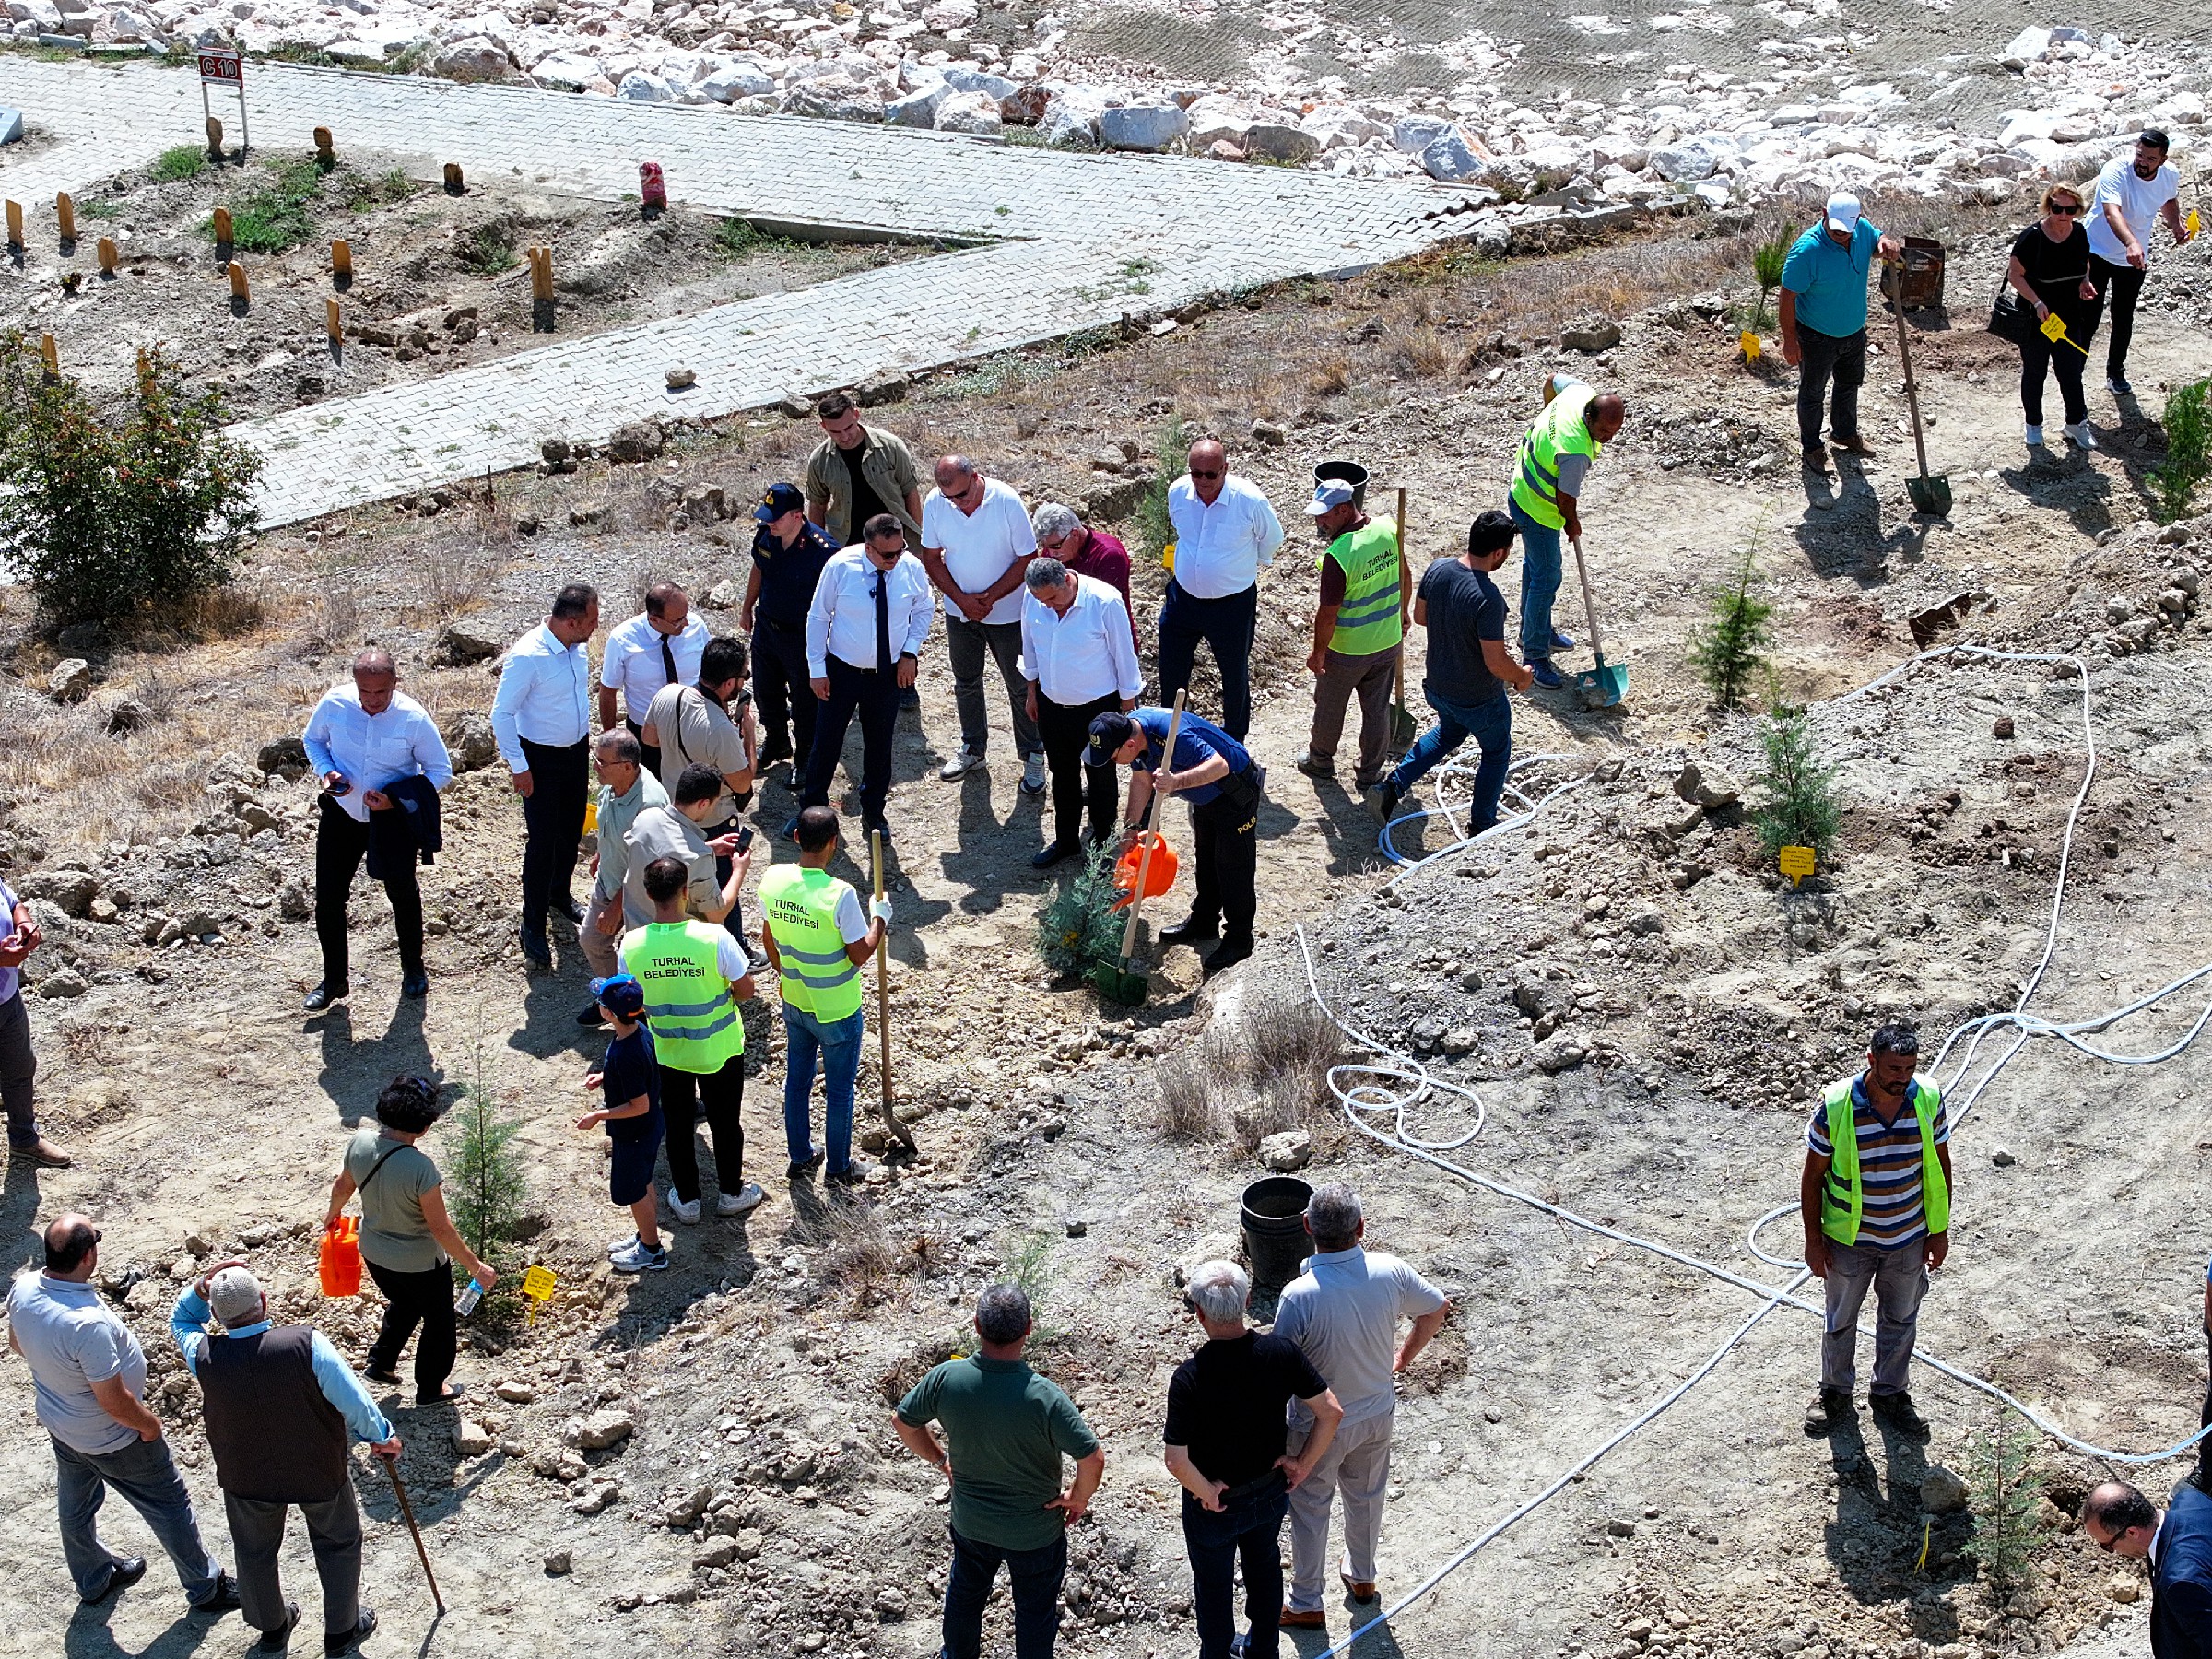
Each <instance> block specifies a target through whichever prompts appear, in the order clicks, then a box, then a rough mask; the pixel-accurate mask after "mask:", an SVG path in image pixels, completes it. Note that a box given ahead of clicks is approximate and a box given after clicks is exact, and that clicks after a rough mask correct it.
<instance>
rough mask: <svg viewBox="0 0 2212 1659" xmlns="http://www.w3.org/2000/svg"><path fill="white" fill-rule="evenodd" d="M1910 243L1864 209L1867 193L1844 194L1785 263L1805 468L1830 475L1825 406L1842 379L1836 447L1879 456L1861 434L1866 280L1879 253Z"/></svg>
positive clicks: (1787, 329) (1789, 359)
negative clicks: (1885, 230)
mask: <svg viewBox="0 0 2212 1659" xmlns="http://www.w3.org/2000/svg"><path fill="white" fill-rule="evenodd" d="M1903 252H1904V244H1903V243H1901V242H1900V241H1898V240H1897V238H1896V237H1894V236H1884V235H1883V234H1882V232H1881V230H1880V229H1878V228H1877V226H1876V225H1875V223H1874V221H1873V220H1872V219H1869V218H1867V217H1866V216H1865V213H1864V212H1862V211H1861V210H1860V207H1859V198H1858V197H1857V196H1855V195H1853V194H1851V193H1850V192H1848V191H1838V192H1837V193H1836V194H1834V195H1831V196H1830V197H1829V198H1828V213H1827V216H1826V217H1825V218H1823V219H1822V220H1821V222H1820V223H1819V224H1818V225H1815V226H1813V227H1812V228H1811V229H1808V230H1806V233H1805V234H1804V235H1803V236H1800V237H1799V238H1798V239H1797V240H1796V241H1795V242H1794V243H1793V244H1792V245H1791V248H1790V253H1789V257H1788V258H1787V259H1785V260H1784V261H1783V266H1782V359H1783V362H1785V363H1787V364H1789V365H1790V367H1791V368H1793V369H1795V370H1797V371H1799V377H1798V382H1797V435H1798V438H1799V439H1800V441H1802V442H1803V443H1804V445H1805V469H1806V471H1807V472H1816V473H1824V472H1826V471H1827V470H1828V455H1827V453H1826V452H1825V451H1824V450H1822V449H1821V447H1820V406H1821V403H1822V402H1823V401H1824V399H1825V397H1826V395H1827V392H1828V385H1829V382H1830V380H1831V379H1832V380H1833V381H1834V382H1835V387H1836V391H1835V406H1834V408H1833V411H1832V413H1831V416H1830V422H1829V430H1830V437H1831V439H1832V440H1833V441H1834V443H1835V446H1836V447H1837V448H1838V449H1840V450H1842V451H1843V452H1844V453H1847V454H1853V455H1871V454H1872V453H1874V450H1873V448H1872V446H1871V445H1869V444H1868V443H1867V441H1866V440H1865V438H1864V437H1863V436H1861V435H1860V432H1859V386H1860V383H1861V382H1864V381H1865V378H1866V278H1867V276H1868V274H1869V273H1870V272H1871V271H1872V270H1873V268H1874V262H1875V260H1876V259H1877V257H1878V258H1881V259H1884V260H1895V259H1897V258H1899V257H1900V255H1901V254H1902V253H1903Z"/></svg>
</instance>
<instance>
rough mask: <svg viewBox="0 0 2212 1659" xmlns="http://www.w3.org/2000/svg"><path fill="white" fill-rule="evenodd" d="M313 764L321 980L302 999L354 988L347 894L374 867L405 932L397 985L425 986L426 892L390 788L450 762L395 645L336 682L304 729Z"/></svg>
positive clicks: (318, 999) (313, 1007)
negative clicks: (317, 785)
mask: <svg viewBox="0 0 2212 1659" xmlns="http://www.w3.org/2000/svg"><path fill="white" fill-rule="evenodd" d="M300 742H301V743H302V745H304V746H305V747H306V749H307V761H308V764H309V765H310V766H312V767H313V768H314V770H315V776H316V777H317V778H318V779H320V780H321V781H322V784H323V796H322V801H321V806H322V818H321V822H320V824H319V825H318V826H317V828H316V830H315V936H316V937H317V938H318V939H320V940H321V941H322V945H323V982H322V983H321V984H319V985H317V986H316V987H315V988H314V989H313V990H312V991H311V992H309V993H308V995H307V1002H306V1005H305V1006H306V1008H307V1011H308V1012H309V1013H311V1014H319V1013H321V1012H322V1011H323V1010H324V1009H325V1008H327V1007H329V1006H330V1005H331V1004H333V1003H335V1002H341V1001H343V1000H344V999H345V998H346V996H347V994H349V993H350V992H351V990H352V981H351V978H350V976H349V973H348V962H347V938H346V895H347V890H348V889H349V888H351V887H352V886H353V875H354V872H355V871H356V870H358V869H359V868H360V865H361V860H362V859H363V858H366V857H368V856H369V853H370V848H371V844H372V843H373V844H374V846H375V849H376V856H375V858H374V859H373V860H372V861H371V865H370V869H371V873H372V874H374V875H375V876H376V877H377V878H378V879H379V880H381V881H382V883H383V887H384V896H385V897H386V898H387V899H389V900H391V901H392V922H393V925H394V927H395V928H397V929H398V932H399V971H400V975H401V979H400V987H399V989H400V994H401V995H402V996H427V995H429V990H430V977H429V973H428V971H425V969H424V967H423V961H422V892H421V889H420V888H418V887H417V885H416V882H415V858H416V853H417V851H418V843H417V841H416V840H415V837H414V836H413V834H412V833H411V832H410V831H409V830H408V828H407V825H406V821H405V815H404V814H403V813H402V812H401V811H400V809H399V808H397V807H395V806H393V804H392V799H391V797H390V796H389V795H388V794H385V793H384V792H385V791H386V790H388V789H389V788H390V787H391V786H392V784H393V783H394V782H395V781H397V780H398V779H401V778H409V777H420V778H422V779H424V780H425V781H426V782H428V783H429V786H430V787H431V788H432V789H434V790H442V789H444V788H445V786H446V785H447V784H448V783H451V782H453V759H452V758H451V757H450V756H448V755H447V753H446V751H445V739H444V738H442V737H441V736H440V735H438V727H437V724H436V723H435V722H433V721H432V720H431V719H430V716H429V711H427V710H426V709H424V708H423V706H422V705H421V704H420V703H418V702H417V701H416V700H414V699H413V698H411V697H409V696H407V695H406V693H404V692H402V691H401V690H400V689H399V669H398V667H397V665H394V663H393V661H392V656H391V653H389V652H385V651H379V650H375V649H373V648H372V649H371V650H368V651H364V652H362V653H360V654H359V656H357V657H355V658H354V659H353V678H352V681H351V683H349V684H346V685H339V686H333V687H332V688H330V689H329V690H328V691H326V692H325V693H324V696H323V700H322V701H321V702H319V703H317V704H316V705H315V712H313V713H312V714H311V715H309V716H308V721H307V730H306V731H305V732H304V733H302V734H301V735H300Z"/></svg>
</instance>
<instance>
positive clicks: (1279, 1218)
mask: <svg viewBox="0 0 2212 1659" xmlns="http://www.w3.org/2000/svg"><path fill="white" fill-rule="evenodd" d="M1312 1197H1313V1189H1312V1187H1310V1186H1308V1185H1307V1184H1306V1183H1305V1182H1302V1181H1300V1180H1299V1178H1298V1177H1297V1176H1295V1175H1270V1176H1268V1177H1267V1179H1266V1180H1265V1181H1255V1182H1253V1183H1252V1184H1251V1185H1250V1186H1248V1187H1246V1188H1245V1189H1244V1256H1245V1259H1246V1260H1247V1261H1249V1262H1250V1263H1251V1264H1252V1288H1253V1290H1254V1291H1270V1290H1280V1289H1281V1288H1283V1287H1284V1286H1285V1285H1287V1284H1288V1283H1289V1282H1290V1281H1291V1280H1292V1279H1294V1278H1296V1277H1298V1269H1299V1265H1300V1263H1301V1262H1303V1261H1304V1260H1305V1259H1306V1257H1307V1256H1308V1255H1309V1254H1311V1253H1312V1249H1313V1241H1312V1239H1311V1238H1310V1237H1308V1236H1307V1233H1306V1206H1307V1205H1308V1204H1309V1203H1310V1202H1312Z"/></svg>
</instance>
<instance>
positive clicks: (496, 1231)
mask: <svg viewBox="0 0 2212 1659" xmlns="http://www.w3.org/2000/svg"><path fill="white" fill-rule="evenodd" d="M522 1127H523V1126H522V1124H520V1123H519V1122H517V1121H516V1120H515V1119H513V1118H510V1117H504V1116H502V1115H501V1114H500V1109H499V1106H498V1104H497V1102H495V1101H494V1100H493V1099H492V1093H491V1088H490V1084H489V1081H488V1077H487V1075H486V1070H485V1061H484V1051H483V1048H482V1046H481V1045H480V1044H479V1045H478V1047H477V1053H476V1061H475V1065H474V1067H473V1068H472V1075H471V1077H470V1078H469V1080H468V1081H467V1082H466V1083H465V1084H463V1085H462V1086H461V1100H460V1103H459V1104H458V1105H457V1106H455V1107H454V1108H453V1118H452V1126H451V1128H450V1129H449V1130H448V1134H449V1135H451V1136H452V1137H453V1142H454V1143H455V1144H454V1148H453V1162H452V1164H451V1166H450V1167H449V1168H448V1170H447V1171H446V1191H447V1193H448V1194H450V1196H451V1200H452V1206H453V1226H454V1227H455V1228H456V1229H457V1230H459V1231H460V1234H461V1236H462V1237H463V1238H465V1239H466V1240H467V1241H468V1245H469V1248H470V1249H471V1250H473V1251H475V1252H476V1253H477V1254H478V1255H480V1256H482V1257H483V1258H484V1259H485V1260H486V1261H488V1262H490V1263H491V1264H492V1265H494V1266H495V1267H496V1266H500V1265H501V1264H500V1262H499V1261H498V1260H497V1257H496V1253H499V1252H500V1249H501V1247H502V1246H504V1245H508V1244H512V1242H513V1241H515V1240H517V1239H519V1238H521V1237H522V1236H523V1234H524V1231H525V1230H526V1225H527V1224H526V1219H525V1218H524V1212H523V1204H524V1199H525V1198H527V1197H528V1195H529V1189H528V1187H527V1186H526V1185H525V1184H524V1181H523V1155H522V1154H521V1153H520V1152H519V1151H517V1150H516V1149H515V1147H514V1137H515V1136H516V1135H519V1134H520V1133H522Z"/></svg>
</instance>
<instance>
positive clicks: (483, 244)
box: [461, 225, 514, 277]
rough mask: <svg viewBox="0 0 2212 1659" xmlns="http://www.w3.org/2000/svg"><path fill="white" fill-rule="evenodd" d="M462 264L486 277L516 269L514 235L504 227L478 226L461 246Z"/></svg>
mask: <svg viewBox="0 0 2212 1659" xmlns="http://www.w3.org/2000/svg"><path fill="white" fill-rule="evenodd" d="M461 263H462V264H463V265H466V266H467V267H468V268H469V269H470V270H472V271H476V272H478V273H480V274H481V275H483V276H486V277H497V276H498V275H499V274H500V272H501V271H507V270H512V269H513V268H514V233H513V232H512V230H509V229H507V228H506V227H505V226H504V225H478V226H477V229H476V230H475V232H474V234H472V235H470V236H468V237H467V238H465V240H464V241H462V244H461Z"/></svg>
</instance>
